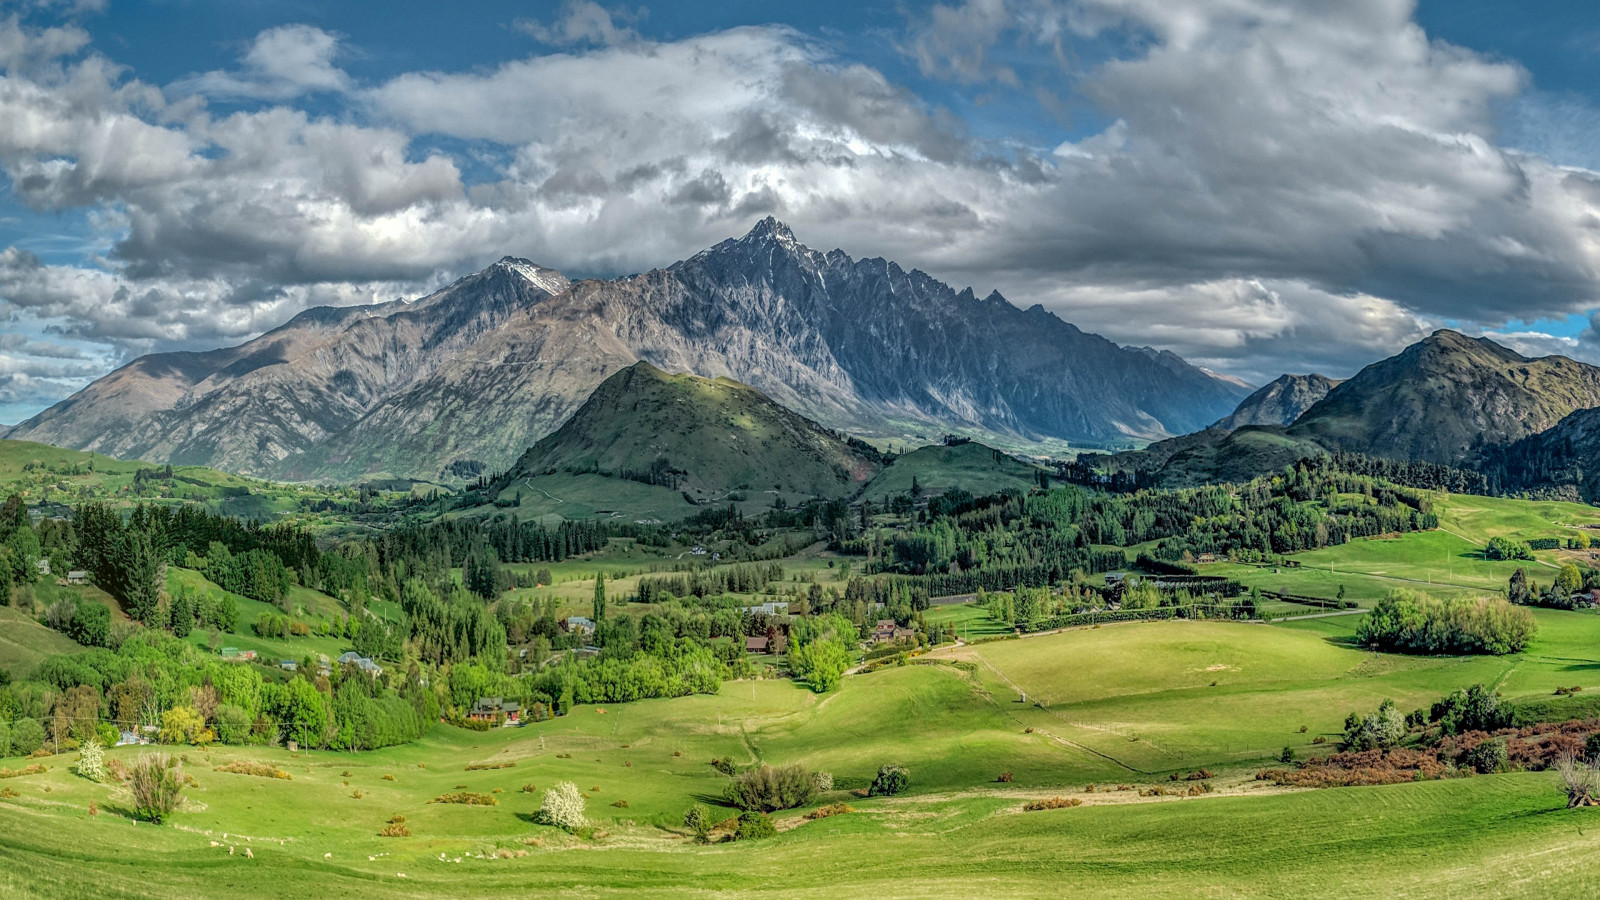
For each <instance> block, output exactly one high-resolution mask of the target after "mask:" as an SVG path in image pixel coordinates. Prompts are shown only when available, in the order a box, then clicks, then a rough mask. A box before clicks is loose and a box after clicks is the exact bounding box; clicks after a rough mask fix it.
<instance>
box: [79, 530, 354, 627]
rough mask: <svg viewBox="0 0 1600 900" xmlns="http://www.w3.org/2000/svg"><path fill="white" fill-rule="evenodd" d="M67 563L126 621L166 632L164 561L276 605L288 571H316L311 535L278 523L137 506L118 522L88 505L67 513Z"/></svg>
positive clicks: (318, 555)
mask: <svg viewBox="0 0 1600 900" xmlns="http://www.w3.org/2000/svg"><path fill="white" fill-rule="evenodd" d="M72 525H73V537H74V542H73V546H72V550H71V554H70V560H69V561H70V562H71V563H74V564H76V566H77V567H78V568H81V569H84V570H85V571H87V572H88V573H89V577H90V578H91V579H92V580H93V581H94V583H95V584H97V585H99V586H100V587H102V588H104V589H105V590H106V592H107V593H109V594H111V595H112V596H113V597H116V598H117V600H118V601H119V602H120V603H121V604H122V607H123V610H124V611H126V612H127V613H128V615H129V616H130V617H131V618H133V619H134V620H136V621H138V622H141V623H143V624H145V625H149V626H165V627H171V626H170V621H169V622H163V621H161V619H163V618H165V617H169V616H170V612H168V611H167V610H166V609H164V608H163V606H162V604H161V603H160V595H161V569H162V566H163V565H164V564H166V563H168V562H170V563H173V564H177V565H182V564H185V563H187V564H190V565H196V566H203V567H204V569H205V571H206V572H207V574H208V576H210V577H212V580H214V581H217V582H218V583H219V584H221V585H222V586H223V587H225V588H227V589H228V590H230V591H233V592H234V593H237V594H240V595H243V596H246V597H252V598H254V599H257V600H262V601H264V602H271V603H276V602H280V601H282V600H283V598H284V597H286V596H287V595H288V591H289V586H290V584H291V583H292V582H293V580H294V578H293V576H292V574H291V570H293V569H296V568H302V569H304V570H306V571H307V572H312V571H316V570H317V569H318V568H319V564H320V560H321V557H322V554H321V552H320V551H319V550H318V549H317V547H316V544H315V543H314V542H313V541H312V539H311V536H310V535H309V534H308V533H307V532H305V531H304V530H302V529H297V528H293V527H290V526H285V525H272V526H263V525H260V524H257V523H241V522H239V521H238V520H236V519H230V518H227V517H224V516H217V515H213V514H211V513H209V512H207V511H205V510H203V509H199V508H196V507H190V506H183V507H178V508H177V509H169V508H166V507H161V506H150V505H145V504H140V505H138V506H135V507H134V508H133V510H132V512H131V513H130V514H129V515H128V516H127V518H123V516H122V515H121V514H119V513H118V512H117V511H116V510H114V509H112V508H111V507H110V506H109V505H107V504H104V503H99V502H89V503H85V504H83V505H82V506H80V507H78V508H77V509H76V510H74V512H73V519H72Z"/></svg>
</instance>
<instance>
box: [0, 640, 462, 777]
mask: <svg viewBox="0 0 1600 900" xmlns="http://www.w3.org/2000/svg"><path fill="white" fill-rule="evenodd" d="M307 662H308V663H309V662H310V661H309V660H308V661H307ZM438 715H439V704H438V700H437V698H436V697H435V695H434V694H433V693H432V692H431V691H429V690H428V689H427V688H425V687H424V686H423V684H422V679H421V672H420V670H419V669H418V668H416V667H415V666H413V667H412V668H410V669H409V670H408V671H406V672H404V673H400V674H386V675H384V676H382V677H380V678H373V677H371V676H369V675H368V674H367V673H365V672H363V671H361V670H360V669H358V668H356V667H354V666H345V667H337V666H336V667H334V669H333V671H331V672H330V674H329V675H327V676H321V675H319V674H318V673H317V671H316V669H315V667H314V666H312V665H309V664H308V665H306V666H303V667H302V668H301V670H300V671H299V672H298V673H297V674H295V675H292V676H286V675H285V673H282V672H281V671H279V670H276V669H266V668H264V667H262V666H255V665H250V664H247V663H228V662H222V661H219V660H217V659H216V658H215V657H211V656H207V655H204V654H202V653H201V652H200V651H198V650H196V649H195V648H194V647H193V646H192V645H190V644H188V643H185V642H183V641H180V640H177V639H176V638H173V637H171V636H169V635H166V634H165V633H164V632H160V631H157V630H154V629H146V630H143V631H140V632H138V633H136V634H134V635H132V636H129V637H128V638H126V639H125V640H124V641H123V642H122V643H121V645H120V646H119V647H118V648H117V649H116V650H114V651H113V650H109V649H99V650H92V651H89V652H86V653H79V654H74V655H70V656H52V657H48V658H46V659H45V660H44V661H43V662H42V663H41V664H40V665H39V668H38V671H37V672H36V674H35V675H34V677H33V679H32V680H28V681H21V682H17V683H15V684H11V685H8V686H4V687H0V725H3V727H4V729H5V731H6V733H7V734H8V735H9V740H10V742H11V744H12V749H13V750H20V751H25V752H31V750H29V749H28V746H27V745H28V744H33V743H35V741H36V740H37V741H38V742H39V743H42V742H43V741H44V740H48V741H50V742H52V744H53V745H54V746H56V747H61V748H71V747H74V746H76V745H77V744H81V743H84V742H86V741H88V740H89V739H90V738H95V739H97V740H100V741H101V742H102V743H104V744H110V743H114V742H115V741H116V739H117V732H119V731H136V730H137V731H142V730H143V729H144V727H145V726H149V727H151V728H154V729H156V730H157V733H158V734H159V736H160V738H161V740H163V741H165V742H169V743H194V744H207V743H211V742H214V741H216V742H222V743H226V744H268V743H275V742H278V741H285V740H292V741H295V742H297V743H298V744H300V745H301V746H304V747H318V748H328V749H337V750H370V749H375V748H378V747H385V746H390V745H393V744H399V743H404V742H407V741H411V740H415V739H416V738H417V737H418V736H419V735H421V734H422V733H423V732H424V731H425V730H426V729H427V728H428V727H429V726H430V725H431V723H433V722H434V721H436V720H437V719H438ZM30 723H31V724H30ZM35 727H37V729H38V730H37V731H35ZM40 732H42V733H43V736H42V739H41V738H40V734H39V733H40ZM18 735H21V736H22V737H23V738H25V739H26V740H24V741H23V742H22V743H21V744H19V743H18V741H17V738H18ZM33 749H38V748H37V746H34V747H33Z"/></svg>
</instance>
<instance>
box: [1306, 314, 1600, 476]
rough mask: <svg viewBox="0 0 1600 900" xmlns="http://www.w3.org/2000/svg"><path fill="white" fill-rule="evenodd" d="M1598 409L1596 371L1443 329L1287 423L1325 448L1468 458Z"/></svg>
mask: <svg viewBox="0 0 1600 900" xmlns="http://www.w3.org/2000/svg"><path fill="white" fill-rule="evenodd" d="M1594 406H1600V368H1596V367H1594V366H1590V365H1585V364H1583V363H1580V362H1576V361H1574V360H1571V359H1568V358H1566V357H1564V356H1547V357H1544V358H1542V359H1529V358H1527V357H1525V356H1522V355H1520V354H1518V353H1516V352H1515V351H1512V350H1509V349H1507V348H1505V347H1502V346H1501V345H1499V344H1496V343H1495V342H1493V341H1491V340H1489V339H1488V338H1477V339H1473V338H1468V337H1465V336H1463V335H1461V334H1458V333H1456V332H1454V331H1448V330H1440V331H1436V332H1434V333H1433V334H1432V335H1431V336H1429V337H1427V338H1425V339H1424V340H1422V341H1420V342H1418V343H1416V344H1413V345H1411V346H1410V347H1407V348H1406V349H1405V350H1404V351H1402V352H1401V353H1399V354H1398V355H1396V356H1392V357H1390V358H1388V359H1385V360H1382V361H1381V362H1376V363H1373V364H1372V365H1370V366H1367V367H1366V368H1365V369H1362V370H1361V371H1360V372H1358V373H1357V374H1356V375H1355V377H1353V378H1351V379H1350V380H1348V381H1345V382H1343V383H1341V384H1340V385H1339V386H1338V387H1335V388H1334V389H1333V390H1331V391H1330V392H1329V393H1328V396H1326V397H1325V398H1323V399H1322V400H1321V401H1319V402H1318V403H1317V404H1316V405H1314V406H1312V407H1311V408H1310V409H1308V410H1306V412H1305V414H1304V415H1302V416H1301V417H1300V418H1299V419H1297V420H1296V421H1295V423H1294V424H1293V425H1291V426H1290V427H1289V431H1288V433H1289V434H1290V435H1291V436H1293V437H1297V438H1302V439H1306V440H1311V441H1315V442H1316V443H1318V444H1320V445H1322V446H1324V447H1328V448H1330V449H1340V450H1353V451H1356V452H1360V453H1366V454H1369V455H1372V456H1382V457H1387V458H1390V459H1401V460H1410V461H1422V462H1435V463H1447V464H1449V463H1456V464H1459V463H1463V462H1470V461H1472V460H1473V459H1474V458H1476V457H1477V456H1479V455H1480V454H1481V453H1482V452H1483V451H1484V450H1485V449H1487V448H1489V447H1494V446H1497V445H1502V444H1508V443H1510V442H1512V441H1515V440H1518V439H1520V438H1523V437H1526V436H1528V435H1530V434H1536V433H1538V432H1540V431H1544V430H1545V429H1547V428H1549V427H1551V426H1552V425H1554V424H1556V422H1557V421H1559V420H1560V419H1562V418H1563V417H1565V416H1567V415H1568V414H1570V413H1572V412H1574V411H1575V410H1579V409H1586V408H1589V407H1594Z"/></svg>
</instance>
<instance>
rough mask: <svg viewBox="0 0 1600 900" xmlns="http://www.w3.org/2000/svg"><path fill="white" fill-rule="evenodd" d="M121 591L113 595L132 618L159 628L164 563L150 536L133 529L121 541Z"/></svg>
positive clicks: (118, 546)
mask: <svg viewBox="0 0 1600 900" xmlns="http://www.w3.org/2000/svg"><path fill="white" fill-rule="evenodd" d="M116 558H117V568H118V571H117V577H116V582H117V585H116V586H117V588H118V590H115V591H113V592H112V593H114V594H116V595H117V597H118V599H120V600H121V601H122V607H123V609H124V610H125V611H126V612H127V613H128V615H129V617H131V618H133V619H136V620H138V621H139V622H142V623H144V624H145V625H155V624H156V619H157V616H158V614H159V613H160V610H161V604H160V601H161V587H160V583H159V582H160V577H161V561H160V559H159V558H157V556H156V551H155V549H154V548H153V547H151V545H150V536H149V535H148V534H145V533H144V532H143V531H138V530H135V529H131V528H130V529H129V530H127V531H125V532H123V534H122V537H121V539H120V540H118V542H117V554H116Z"/></svg>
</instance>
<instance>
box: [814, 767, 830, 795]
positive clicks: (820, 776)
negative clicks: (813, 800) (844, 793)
mask: <svg viewBox="0 0 1600 900" xmlns="http://www.w3.org/2000/svg"><path fill="white" fill-rule="evenodd" d="M811 783H812V784H814V785H816V786H817V792H818V793H822V792H823V791H831V790H833V773H832V772H812V773H811Z"/></svg>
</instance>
